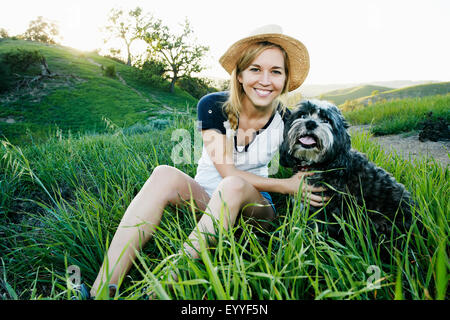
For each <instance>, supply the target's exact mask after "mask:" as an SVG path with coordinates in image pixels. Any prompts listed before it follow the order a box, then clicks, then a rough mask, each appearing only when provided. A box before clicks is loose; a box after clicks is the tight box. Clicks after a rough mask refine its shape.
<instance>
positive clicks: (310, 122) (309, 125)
mask: <svg viewBox="0 0 450 320" xmlns="http://www.w3.org/2000/svg"><path fill="white" fill-rule="evenodd" d="M305 126H306V129H307V130H314V129H315V128H317V123H316V122H315V121H314V120H308V121H307V122H306V123H305Z"/></svg>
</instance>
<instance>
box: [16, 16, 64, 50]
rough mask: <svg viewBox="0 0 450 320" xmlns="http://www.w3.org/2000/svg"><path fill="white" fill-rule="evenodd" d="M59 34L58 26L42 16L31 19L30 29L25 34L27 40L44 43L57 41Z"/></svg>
mask: <svg viewBox="0 0 450 320" xmlns="http://www.w3.org/2000/svg"><path fill="white" fill-rule="evenodd" d="M58 36H59V30H58V26H57V25H56V24H55V23H53V22H50V21H46V20H44V18H43V17H42V16H39V17H37V19H36V20H32V21H30V24H29V26H28V29H27V30H26V31H25V33H24V34H23V38H24V39H25V40H32V41H39V42H44V43H51V44H55V43H56V38H57V37H58Z"/></svg>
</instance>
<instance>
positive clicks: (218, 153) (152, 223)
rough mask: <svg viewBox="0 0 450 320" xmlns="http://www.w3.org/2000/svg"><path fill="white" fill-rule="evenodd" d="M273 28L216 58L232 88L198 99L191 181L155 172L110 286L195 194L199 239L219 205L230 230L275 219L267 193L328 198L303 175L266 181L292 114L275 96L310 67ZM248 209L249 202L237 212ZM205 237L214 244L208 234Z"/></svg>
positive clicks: (114, 245) (133, 212)
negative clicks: (168, 210)
mask: <svg viewBox="0 0 450 320" xmlns="http://www.w3.org/2000/svg"><path fill="white" fill-rule="evenodd" d="M275 27H276V26H268V27H265V29H260V30H259V31H258V32H256V33H254V34H253V35H252V36H250V37H247V38H244V39H242V40H240V41H238V42H236V43H235V44H233V45H232V46H231V47H230V48H229V49H228V51H227V52H226V53H225V54H224V55H223V56H222V57H221V59H220V63H221V64H222V66H223V67H224V68H225V70H227V72H228V73H230V74H231V80H230V91H229V93H228V92H221V93H213V94H209V95H207V96H205V97H203V98H202V99H201V100H200V101H199V104H198V118H199V130H201V133H202V139H203V152H202V156H201V158H200V160H199V163H198V169H197V174H196V176H195V178H194V179H193V178H191V177H190V176H188V175H187V174H185V173H183V172H182V171H180V170H178V169H177V168H174V167H171V166H167V165H161V166H158V167H156V168H155V169H154V170H153V172H152V174H151V176H150V178H149V179H148V180H147V181H146V182H145V184H144V186H143V187H142V189H141V190H140V191H139V193H138V194H137V195H136V197H135V198H134V199H133V201H132V202H131V204H130V205H129V207H128V208H127V210H126V212H125V214H124V216H123V218H122V220H121V222H120V224H119V227H118V228H117V231H116V233H115V235H114V237H113V239H112V242H111V244H110V246H109V250H108V257H107V258H108V265H109V270H112V273H111V274H110V275H109V285H110V288H111V289H113V288H114V285H115V284H117V282H118V280H119V278H120V277H122V276H124V275H125V274H126V273H127V272H128V270H129V268H130V267H131V265H132V262H133V261H134V259H135V249H136V250H138V249H140V248H141V247H142V246H143V245H144V244H145V243H146V242H147V241H148V240H149V238H150V237H151V235H152V234H153V232H154V229H155V227H156V226H158V225H159V223H160V221H161V218H162V214H163V212H164V208H165V207H166V206H167V205H183V204H185V203H186V201H189V200H190V199H191V196H192V198H193V200H194V201H195V203H196V205H197V207H198V208H199V209H200V210H202V211H205V212H207V213H208V214H205V215H203V216H202V217H201V219H200V220H199V222H198V226H199V229H200V231H201V232H202V233H201V234H203V233H206V232H207V233H209V234H214V232H215V231H214V220H216V221H220V218H221V217H220V215H221V212H224V210H221V207H222V206H223V203H226V207H227V209H228V210H225V211H226V214H225V215H224V217H222V218H223V224H224V225H223V227H224V228H227V227H228V226H230V225H233V224H234V222H235V221H236V219H237V217H238V215H239V213H241V214H242V215H244V216H245V217H252V218H256V219H258V220H260V219H263V220H267V221H270V220H272V219H274V217H275V207H274V205H273V203H272V199H271V197H270V195H269V194H268V192H278V193H283V194H295V193H297V192H298V191H299V187H300V185H302V190H301V192H302V197H303V198H304V199H306V200H307V201H309V203H310V205H312V206H321V205H322V203H323V201H324V200H326V199H325V198H322V197H321V196H318V195H315V194H313V193H315V192H321V191H324V189H323V188H314V187H310V186H308V185H306V184H302V177H304V176H305V175H308V174H307V173H303V172H299V173H297V174H296V175H294V176H292V177H291V178H288V179H275V178H268V164H269V162H270V160H271V159H272V157H273V156H274V154H275V153H276V152H277V150H278V148H279V146H280V144H281V142H282V136H283V121H282V117H281V114H284V112H289V111H288V110H285V108H284V107H282V106H281V105H280V103H279V102H278V98H279V97H280V95H281V94H283V93H287V92H288V91H292V90H294V89H296V88H297V87H299V86H300V85H301V84H302V82H303V81H304V79H305V78H306V75H307V73H308V70H309V58H308V53H307V51H306V48H305V47H304V46H303V44H302V43H301V42H300V41H298V40H296V39H294V38H291V37H288V36H286V35H283V34H282V33H281V32H280V29H279V27H277V29H276V30H274V28H275ZM280 113H281V114H280ZM247 204H253V205H250V206H247V207H245V208H244V209H243V210H241V209H242V208H243V207H244V206H246V205H247ZM254 204H257V205H254ZM200 236H203V235H200ZM198 237H199V234H198V232H196V231H195V230H194V231H193V232H192V233H191V234H190V236H189V241H186V243H185V244H184V250H185V252H186V253H187V254H189V255H190V256H191V257H192V258H198V257H199V253H198V250H199V248H200V246H199V240H200V239H199V238H198ZM208 240H210V241H214V239H213V238H212V237H211V239H208ZM105 269H106V261H105V262H104V264H103V266H102V267H101V269H100V272H99V274H98V276H97V279H96V280H95V282H94V284H93V286H92V288H91V292H90V294H91V296H94V295H95V294H96V293H97V290H98V289H99V287H100V285H102V284H103V283H105V279H106V278H107V277H106V275H105Z"/></svg>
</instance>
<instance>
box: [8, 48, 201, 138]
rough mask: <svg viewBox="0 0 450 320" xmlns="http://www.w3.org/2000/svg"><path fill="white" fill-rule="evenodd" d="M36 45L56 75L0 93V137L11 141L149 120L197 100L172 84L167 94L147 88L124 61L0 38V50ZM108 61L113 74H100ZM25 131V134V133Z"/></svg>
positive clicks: (192, 105)
mask: <svg viewBox="0 0 450 320" xmlns="http://www.w3.org/2000/svg"><path fill="white" fill-rule="evenodd" d="M17 48H23V49H30V50H34V49H35V50H39V51H40V52H41V53H42V54H43V55H44V56H45V58H46V60H47V63H48V66H49V69H50V71H51V72H52V73H57V74H58V75H59V76H58V77H56V78H53V79H47V80H45V81H43V82H42V83H41V84H40V85H39V86H36V87H33V88H29V89H23V90H20V91H18V92H14V93H9V94H3V95H1V96H0V136H5V137H6V138H8V139H9V140H10V141H11V142H12V143H25V142H30V141H31V136H32V137H33V139H34V141H36V140H42V139H45V138H46V137H48V136H49V133H50V132H55V131H56V129H57V128H59V129H60V130H61V131H62V132H63V133H66V132H68V131H69V130H70V131H71V132H72V133H75V132H104V131H105V130H106V122H105V120H104V118H107V119H109V120H110V121H112V122H113V123H115V124H116V125H118V126H120V127H128V126H130V125H133V124H135V123H137V122H141V123H148V121H149V120H151V119H156V118H168V117H170V116H171V114H172V112H173V111H174V110H176V111H180V112H185V111H186V110H188V112H190V113H194V112H195V105H196V103H197V100H196V99H195V98H193V97H192V96H190V95H189V94H187V93H186V92H184V91H182V90H180V89H178V88H177V89H176V92H175V93H174V94H170V93H169V92H168V91H165V90H163V89H157V88H152V87H149V86H148V85H146V84H143V83H141V82H139V81H137V80H135V78H134V77H133V69H132V68H131V67H129V66H127V65H124V64H121V63H119V62H116V61H113V60H111V59H108V58H104V57H101V56H99V55H97V54H95V53H82V52H79V51H77V50H75V49H72V48H68V47H62V46H56V45H45V44H42V43H37V42H31V41H22V40H3V41H1V42H0V55H1V54H2V53H5V52H8V51H11V50H14V49H17ZM111 65H114V66H115V70H116V71H117V76H116V77H114V78H112V77H108V76H106V75H105V74H104V72H103V70H102V66H103V68H105V67H108V66H111ZM30 133H31V135H30Z"/></svg>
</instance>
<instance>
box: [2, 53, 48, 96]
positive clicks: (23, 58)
mask: <svg viewBox="0 0 450 320" xmlns="http://www.w3.org/2000/svg"><path fill="white" fill-rule="evenodd" d="M44 64H45V65H46V63H45V57H44V56H43V55H42V53H41V52H39V51H38V50H24V49H15V50H12V51H8V52H6V53H4V54H3V55H2V56H1V57H0V92H4V91H8V90H10V89H11V88H13V87H14V86H15V85H16V84H17V83H18V81H20V80H21V79H23V77H24V75H36V74H40V73H41V66H43V65H44ZM32 67H35V68H32Z"/></svg>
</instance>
